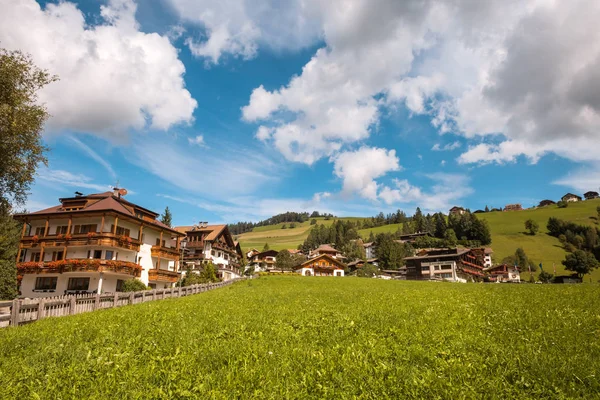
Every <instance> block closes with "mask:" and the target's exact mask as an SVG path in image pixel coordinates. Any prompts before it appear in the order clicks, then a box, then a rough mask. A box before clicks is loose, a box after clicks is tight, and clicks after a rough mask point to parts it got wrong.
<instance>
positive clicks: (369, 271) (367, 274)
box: [356, 264, 379, 278]
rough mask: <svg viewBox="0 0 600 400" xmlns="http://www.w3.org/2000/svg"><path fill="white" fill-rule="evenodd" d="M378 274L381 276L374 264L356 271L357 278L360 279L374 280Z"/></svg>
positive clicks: (366, 265)
mask: <svg viewBox="0 0 600 400" xmlns="http://www.w3.org/2000/svg"><path fill="white" fill-rule="evenodd" d="M377 274H379V269H378V268H377V267H376V266H374V265H373V264H365V265H364V266H363V267H362V268H359V269H357V270H356V276H358V277H359V278H374V277H375V276H377Z"/></svg>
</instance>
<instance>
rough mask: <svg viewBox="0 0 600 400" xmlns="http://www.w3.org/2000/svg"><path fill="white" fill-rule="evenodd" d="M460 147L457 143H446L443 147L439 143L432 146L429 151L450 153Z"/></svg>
mask: <svg viewBox="0 0 600 400" xmlns="http://www.w3.org/2000/svg"><path fill="white" fill-rule="evenodd" d="M459 147H460V142H459V141H455V142H452V143H448V144H445V145H443V146H442V145H440V144H439V143H436V144H434V145H433V147H432V148H431V150H433V151H452V150H456V149H458V148H459Z"/></svg>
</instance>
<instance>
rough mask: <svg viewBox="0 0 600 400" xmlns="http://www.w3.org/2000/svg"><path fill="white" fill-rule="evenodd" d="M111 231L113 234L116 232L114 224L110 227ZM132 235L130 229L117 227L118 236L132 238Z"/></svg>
mask: <svg viewBox="0 0 600 400" xmlns="http://www.w3.org/2000/svg"><path fill="white" fill-rule="evenodd" d="M110 230H111V231H112V232H115V225H114V224H112V225H111V226H110ZM130 233H131V231H130V230H129V229H126V228H123V227H122V226H117V231H116V234H117V236H131V235H130Z"/></svg>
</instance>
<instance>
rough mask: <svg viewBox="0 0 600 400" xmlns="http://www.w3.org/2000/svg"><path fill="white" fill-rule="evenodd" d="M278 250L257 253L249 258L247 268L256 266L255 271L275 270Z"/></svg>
mask: <svg viewBox="0 0 600 400" xmlns="http://www.w3.org/2000/svg"><path fill="white" fill-rule="evenodd" d="M278 253H279V252H278V251H276V250H266V251H263V252H260V253H256V254H254V255H253V256H252V258H249V259H248V265H247V266H246V269H251V268H254V272H265V271H273V270H275V269H276V268H275V263H276V262H277V254H278Z"/></svg>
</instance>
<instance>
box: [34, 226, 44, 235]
mask: <svg viewBox="0 0 600 400" xmlns="http://www.w3.org/2000/svg"><path fill="white" fill-rule="evenodd" d="M45 231H46V228H44V227H43V226H41V227H39V228H35V234H36V235H38V236H44V232H45Z"/></svg>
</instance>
